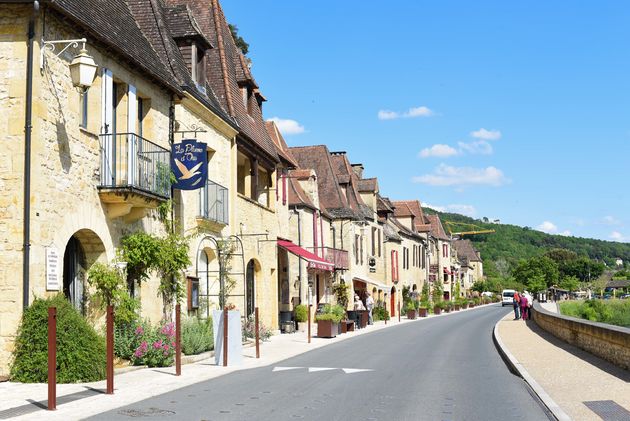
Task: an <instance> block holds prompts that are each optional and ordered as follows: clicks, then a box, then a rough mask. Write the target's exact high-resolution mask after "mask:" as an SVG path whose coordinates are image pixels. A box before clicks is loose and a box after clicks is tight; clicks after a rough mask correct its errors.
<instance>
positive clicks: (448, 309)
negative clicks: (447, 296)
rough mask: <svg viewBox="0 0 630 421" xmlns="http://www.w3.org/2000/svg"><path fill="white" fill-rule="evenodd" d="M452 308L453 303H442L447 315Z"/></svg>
mask: <svg viewBox="0 0 630 421" xmlns="http://www.w3.org/2000/svg"><path fill="white" fill-rule="evenodd" d="M452 308H453V303H451V302H450V301H446V302H444V311H446V312H447V313H450V312H451V309H452Z"/></svg>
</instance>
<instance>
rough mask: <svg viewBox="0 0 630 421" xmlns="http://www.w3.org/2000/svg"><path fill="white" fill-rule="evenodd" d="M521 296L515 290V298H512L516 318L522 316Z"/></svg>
mask: <svg viewBox="0 0 630 421" xmlns="http://www.w3.org/2000/svg"><path fill="white" fill-rule="evenodd" d="M520 305H521V296H520V295H519V293H518V291H514V298H512V306H513V307H514V320H518V319H520V318H521V307H520Z"/></svg>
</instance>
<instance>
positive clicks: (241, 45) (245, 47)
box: [228, 23, 249, 55]
mask: <svg viewBox="0 0 630 421" xmlns="http://www.w3.org/2000/svg"><path fill="white" fill-rule="evenodd" d="M228 27H229V28H230V32H231V33H232V38H234V42H235V43H236V46H237V47H238V49H239V50H241V52H242V53H243V54H244V55H247V53H248V52H249V44H248V43H247V42H245V40H244V39H243V37H241V36H240V35H239V34H238V26H236V25H232V24H231V23H229V24H228Z"/></svg>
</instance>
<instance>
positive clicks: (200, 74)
mask: <svg viewBox="0 0 630 421" xmlns="http://www.w3.org/2000/svg"><path fill="white" fill-rule="evenodd" d="M194 51H195V52H196V56H197V57H196V60H195V82H196V83H197V85H199V86H200V87H202V88H204V89H205V85H206V52H205V51H204V50H202V49H201V48H199V47H198V46H197V48H195V49H194Z"/></svg>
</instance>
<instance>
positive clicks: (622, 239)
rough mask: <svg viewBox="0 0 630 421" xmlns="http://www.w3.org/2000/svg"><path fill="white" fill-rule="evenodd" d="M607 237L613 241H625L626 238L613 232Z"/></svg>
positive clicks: (617, 232)
mask: <svg viewBox="0 0 630 421" xmlns="http://www.w3.org/2000/svg"><path fill="white" fill-rule="evenodd" d="M609 237H610V238H611V239H612V240H614V241H625V239H626V237H625V236H624V235H623V234H622V233H620V232H619V231H613V232H611V233H610V235H609Z"/></svg>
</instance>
